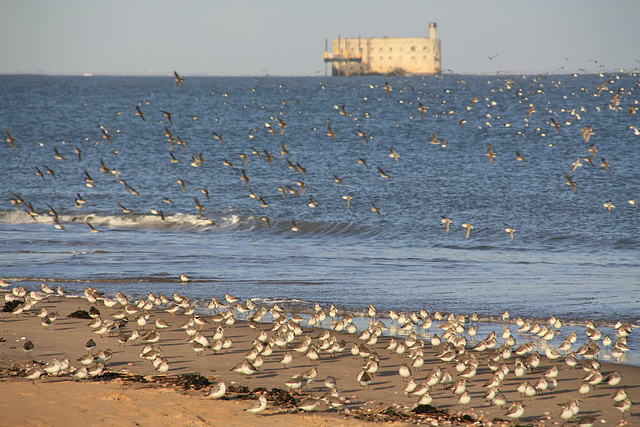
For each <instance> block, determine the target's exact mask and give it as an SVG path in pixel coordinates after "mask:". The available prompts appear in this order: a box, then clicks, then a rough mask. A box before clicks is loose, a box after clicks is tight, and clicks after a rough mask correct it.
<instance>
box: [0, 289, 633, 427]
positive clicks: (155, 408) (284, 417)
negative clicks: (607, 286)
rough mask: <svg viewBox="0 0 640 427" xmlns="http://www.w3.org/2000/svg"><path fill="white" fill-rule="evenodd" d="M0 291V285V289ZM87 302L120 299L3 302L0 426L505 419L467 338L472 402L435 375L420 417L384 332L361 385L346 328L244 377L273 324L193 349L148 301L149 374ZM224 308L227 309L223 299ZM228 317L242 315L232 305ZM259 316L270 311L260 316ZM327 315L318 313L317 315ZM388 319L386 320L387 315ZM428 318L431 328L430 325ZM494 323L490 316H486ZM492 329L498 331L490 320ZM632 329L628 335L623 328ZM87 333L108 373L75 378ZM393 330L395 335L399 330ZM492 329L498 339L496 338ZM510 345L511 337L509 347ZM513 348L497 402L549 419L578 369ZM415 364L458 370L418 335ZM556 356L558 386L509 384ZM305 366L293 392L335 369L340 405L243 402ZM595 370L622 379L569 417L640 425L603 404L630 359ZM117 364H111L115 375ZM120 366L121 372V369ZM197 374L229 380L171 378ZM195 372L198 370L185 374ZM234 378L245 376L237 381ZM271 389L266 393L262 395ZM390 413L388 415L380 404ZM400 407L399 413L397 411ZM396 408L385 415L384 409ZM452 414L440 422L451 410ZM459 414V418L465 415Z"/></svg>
mask: <svg viewBox="0 0 640 427" xmlns="http://www.w3.org/2000/svg"><path fill="white" fill-rule="evenodd" d="M0 295H2V294H0ZM91 306H95V307H96V308H97V309H98V310H99V311H100V312H101V317H102V318H103V319H112V317H111V316H112V315H113V314H114V313H115V312H116V311H118V310H120V309H121V308H122V307H120V306H119V305H118V306H116V307H113V308H107V307H105V306H104V305H103V304H102V303H101V302H100V301H98V302H96V303H93V304H90V303H89V302H88V301H87V300H86V299H85V298H70V297H67V298H62V297H59V296H51V297H49V298H48V299H46V300H43V301H41V302H40V303H38V304H37V305H36V306H34V307H33V308H32V309H31V310H29V311H27V312H24V313H22V314H19V315H16V314H12V313H7V312H4V313H2V316H1V317H0V339H1V341H2V342H0V374H1V375H0V381H1V383H2V385H1V386H0V398H1V402H2V406H3V410H2V411H1V414H0V425H38V426H40V425H52V426H57V425H60V426H63V425H64V426H67V425H131V424H133V425H145V426H146V425H173V426H182V425H226V426H236V425H258V424H259V425H277V426H293V425H295V426H306V425H313V426H316V425H331V426H335V425H345V426H350V425H363V424H370V423H371V421H369V420H378V422H379V421H386V422H387V424H389V423H391V425H395V424H397V425H400V424H402V425H404V424H406V423H417V422H421V423H424V424H427V425H451V424H458V423H463V422H462V421H460V422H459V421H455V417H458V418H459V419H462V418H460V417H462V416H463V415H464V414H468V415H469V416H470V417H471V418H473V419H474V420H477V422H476V424H482V425H491V424H493V425H500V424H504V423H509V421H504V422H501V421H499V420H508V418H507V417H505V412H506V409H504V408H500V407H496V406H491V405H490V404H489V402H488V401H486V400H485V399H484V398H483V396H484V395H485V393H486V391H487V388H486V387H484V386H483V384H485V382H486V381H487V380H489V379H490V378H491V377H492V376H493V371H492V370H491V369H490V368H489V367H488V363H487V362H488V354H489V353H488V352H486V351H485V352H475V351H471V350H470V349H468V350H467V352H466V353H468V354H470V353H473V354H475V356H476V357H477V358H478V361H479V366H478V369H477V374H476V375H475V377H473V378H470V379H469V380H468V381H467V390H468V391H469V392H470V396H471V402H470V403H469V404H468V405H467V408H466V409H465V410H463V407H462V405H461V404H460V403H458V397H457V396H456V395H454V394H453V392H452V391H451V389H449V388H444V387H443V386H442V385H437V386H434V387H432V388H431V391H430V393H431V395H432V397H433V402H432V405H433V406H435V407H436V408H438V409H441V410H446V411H447V414H448V415H447V416H446V417H444V418H442V417H441V418H440V419H437V418H435V417H430V416H418V415H415V414H414V413H412V412H410V410H411V409H412V408H414V407H415V406H416V402H417V401H418V397H416V396H407V395H406V394H405V393H403V388H404V387H405V385H406V382H403V379H402V378H401V377H400V375H399V374H398V370H399V367H400V365H401V364H402V363H408V364H411V363H412V360H411V359H410V358H409V357H408V356H407V354H405V355H404V357H400V356H398V355H396V354H390V352H389V351H388V350H385V347H386V345H387V344H388V342H389V339H390V338H388V337H384V336H383V337H380V339H379V340H378V342H377V343H375V344H373V345H369V346H368V347H369V348H370V349H371V350H372V351H375V352H376V353H377V354H378V355H379V364H380V368H379V371H378V373H377V375H376V376H374V378H373V381H372V382H371V384H370V385H369V386H367V387H364V388H363V387H362V386H361V385H360V384H359V383H358V382H357V381H356V375H357V374H358V372H359V371H360V368H361V366H362V365H363V364H364V363H365V360H364V359H363V358H362V357H360V356H358V357H354V356H352V355H351V352H350V348H351V344H352V343H356V342H357V343H358V344H362V341H360V340H359V339H358V338H357V334H356V335H352V334H348V333H338V332H335V331H330V332H331V333H332V334H333V335H335V336H336V337H337V339H338V340H345V342H346V344H347V345H346V346H345V349H344V352H343V353H342V354H341V355H338V356H335V357H334V356H331V355H328V354H321V356H320V359H319V360H318V361H317V363H313V362H311V361H310V360H309V359H308V358H307V357H306V356H304V355H302V354H299V353H297V352H295V351H293V350H292V348H293V347H294V346H295V345H297V344H298V343H299V342H300V341H301V337H296V339H295V341H293V342H292V343H291V344H289V346H288V348H285V349H281V348H279V347H277V346H274V351H273V354H272V355H270V356H269V357H268V358H267V359H266V360H265V363H264V365H262V367H261V368H260V371H259V372H258V373H256V374H254V375H251V376H250V377H248V378H247V377H245V376H244V375H242V374H239V373H236V372H233V371H231V369H232V368H233V367H234V366H235V365H236V364H238V363H239V362H241V361H242V360H243V358H244V355H245V354H246V353H247V352H248V351H250V350H251V348H252V342H253V340H255V339H256V337H257V336H258V334H259V332H260V331H262V330H264V331H266V332H267V333H268V335H270V336H273V335H274V332H272V331H271V328H272V327H273V323H261V324H260V328H259V329H251V328H250V327H249V325H248V322H246V321H240V320H238V321H236V322H235V324H233V325H231V326H226V327H225V331H224V336H225V337H230V338H231V339H232V341H233V345H232V346H231V348H230V349H229V351H228V352H224V351H221V352H219V353H217V354H216V353H214V351H213V350H211V349H206V350H205V351H204V353H203V354H202V355H200V356H197V355H196V353H195V351H194V350H193V348H192V345H191V344H190V343H188V342H187V339H188V336H187V334H186V333H185V330H184V329H181V328H180V325H182V324H183V323H184V322H185V321H186V320H187V318H188V316H186V315H185V314H177V315H175V316H172V315H171V314H169V313H167V312H165V311H164V310H162V309H157V308H154V309H152V310H150V318H149V323H148V325H146V326H145V327H144V329H145V331H148V330H151V329H154V328H155V326H154V325H153V323H154V322H155V319H156V317H159V318H161V319H163V320H165V321H166V322H168V323H169V324H170V325H171V327H170V328H168V329H166V330H162V331H161V332H160V340H159V341H158V342H157V343H156V346H158V347H160V349H161V353H160V354H161V356H162V357H163V358H164V359H165V360H166V361H167V362H168V364H169V370H168V371H167V372H166V373H164V374H160V373H159V372H157V371H155V369H154V367H153V365H152V362H151V361H149V360H145V359H142V358H141V357H140V353H141V350H142V348H143V346H144V344H143V343H142V342H141V340H140V339H138V341H137V343H136V344H135V345H131V344H127V345H126V346H123V345H120V344H119V342H118V338H117V336H107V335H104V336H101V335H98V334H96V333H94V332H93V331H92V329H91V328H90V327H89V326H88V324H89V322H90V320H85V319H76V318H71V317H67V316H69V314H70V313H72V312H74V311H76V310H78V309H81V310H89V308H90V307H91ZM42 308H46V309H47V310H48V311H49V312H52V311H55V312H57V313H58V317H57V319H56V320H55V321H54V322H53V324H52V325H51V326H50V327H49V328H48V329H46V330H45V329H44V328H43V327H42V326H41V318H39V317H37V316H36V314H37V313H38V312H39V311H40V309H42ZM234 311H235V310H234ZM136 317H137V314H136V315H133V316H130V321H129V324H128V325H127V326H126V328H125V329H124V330H125V331H127V332H131V331H132V330H134V329H140V327H139V326H138V325H137V323H136V322H135V320H134V319H135V318H136ZM203 317H204V318H205V319H207V320H209V321H210V322H211V323H209V324H207V325H205V326H204V327H203V329H202V330H201V333H203V334H204V335H205V336H206V337H208V338H209V339H211V337H212V335H213V332H214V329H215V324H214V323H213V322H212V321H211V316H210V315H209V314H208V312H207V313H206V314H204V315H203ZM235 317H236V319H238V318H239V317H241V316H240V315H238V314H237V312H236V316H235ZM265 319H268V320H271V316H270V315H267V316H266V317H265ZM328 323H329V322H328V320H326V321H325V325H327V324H328ZM386 323H387V324H388V323H389V319H386ZM435 324H436V322H434V326H433V327H432V330H433V329H434V328H435V327H436V326H435ZM497 326H498V327H501V326H500V325H497ZM303 329H304V335H303V336H306V335H310V336H311V337H312V338H314V340H313V341H314V342H317V341H318V340H317V337H318V336H319V335H320V334H321V333H323V332H325V331H326V330H325V329H318V328H313V329H310V328H303ZM496 332H500V331H496ZM516 338H517V340H518V344H517V345H519V344H521V343H524V342H526V341H529V340H530V339H532V338H531V337H522V336H518V337H516ZM631 338H633V337H631ZM89 339H93V340H94V341H95V342H96V344H97V345H96V349H95V350H94V353H96V352H98V351H100V350H106V349H108V348H110V349H111V350H112V353H113V356H112V358H111V359H110V360H109V361H108V362H107V363H106V372H107V373H108V374H107V375H102V376H98V377H96V378H90V379H83V380H77V379H75V377H74V376H73V374H72V372H73V370H74V368H78V367H80V366H82V365H81V363H80V362H79V361H78V359H79V358H80V357H81V356H83V355H85V354H87V351H86V350H85V343H86V342H87V341H88V340H89ZM27 340H30V341H32V342H33V343H34V345H35V348H34V349H33V351H32V352H31V353H30V355H27V354H26V353H25V352H24V351H23V345H24V343H25V342H26V341H27ZM398 340H403V338H402V339H398ZM499 340H501V339H500V338H499ZM517 345H516V346H517ZM287 350H288V351H291V352H292V353H293V355H294V358H293V361H292V363H291V364H290V365H289V366H288V367H287V368H284V367H283V365H282V364H281V363H280V362H279V361H280V360H281V358H282V355H283V354H284V352H285V351H287ZM65 357H68V358H69V359H70V361H71V368H70V369H69V372H68V373H64V374H60V375H47V376H44V375H43V376H42V377H41V378H39V379H37V380H35V381H31V380H28V379H26V378H23V377H22V376H23V375H24V372H25V370H26V369H27V368H28V367H30V366H33V365H35V364H36V363H39V364H46V363H49V362H52V361H53V360H54V359H57V360H59V361H60V360H63V359H64V358H65ZM515 358H516V356H515V354H514V355H513V356H512V357H511V359H510V360H509V361H508V362H507V365H508V366H509V368H510V369H511V372H509V373H508V374H507V376H506V379H505V380H504V382H503V383H502V385H501V386H500V392H501V393H503V394H504V395H505V396H506V398H507V401H508V402H514V401H521V402H523V403H524V406H525V413H524V415H523V416H522V418H520V420H519V422H518V423H519V424H525V425H526V424H532V425H554V424H560V423H562V422H563V421H562V419H561V418H560V412H561V410H562V408H561V406H559V405H560V404H562V403H564V402H567V401H570V400H572V399H576V398H579V397H580V396H579V393H578V388H579V386H580V384H581V383H582V378H583V377H584V376H585V375H586V374H587V372H586V371H585V370H584V369H583V368H582V366H581V365H582V363H583V362H586V361H583V360H580V364H579V365H578V369H569V367H568V366H567V365H566V364H565V362H564V361H563V359H558V360H557V361H555V362H552V361H550V360H548V359H547V358H546V357H545V356H542V360H541V363H540V366H539V367H538V368H536V369H535V371H534V372H531V371H527V373H526V374H525V375H524V376H523V377H521V378H516V377H515V376H514V374H513V367H514V360H515ZM424 360H425V364H424V366H422V368H421V369H420V370H416V369H413V372H412V378H414V379H415V380H416V381H417V382H420V381H422V380H423V379H424V378H425V377H426V376H427V374H428V373H429V372H430V371H431V370H432V369H434V368H435V367H436V366H439V367H440V368H441V369H442V370H447V371H449V372H451V373H452V374H453V378H454V380H455V379H457V371H456V368H455V363H454V362H448V363H445V362H443V361H442V360H440V359H438V358H436V350H435V349H434V348H433V347H432V345H431V343H430V342H429V341H428V340H427V341H426V342H425V345H424ZM553 365H556V366H557V367H558V369H559V374H558V377H557V381H558V385H557V388H556V389H555V390H553V391H551V392H549V391H546V392H544V394H539V395H537V396H534V397H532V398H530V397H525V398H522V397H521V396H520V394H519V393H518V391H517V390H516V387H517V386H518V384H520V383H521V382H522V381H525V380H526V381H529V382H531V383H532V384H535V383H536V382H537V381H538V379H540V377H541V376H542V374H543V373H544V372H545V371H547V370H548V369H549V368H551V367H552V366H553ZM313 367H316V368H317V370H318V375H317V377H316V378H315V380H314V381H312V382H311V383H310V384H309V385H308V388H307V390H305V391H304V392H303V393H293V397H294V398H295V399H296V402H298V403H299V402H300V401H301V400H304V399H305V398H306V397H308V396H316V397H319V396H322V395H323V394H325V393H326V392H327V391H328V389H327V388H326V387H325V385H324V379H325V378H326V377H327V376H329V375H331V376H334V377H335V378H336V379H337V389H338V391H339V393H340V398H341V399H343V400H344V403H345V405H344V407H343V408H342V409H341V410H340V411H336V410H331V409H330V408H329V407H328V406H327V405H326V404H325V403H324V402H321V403H320V404H319V405H318V407H317V409H316V411H314V412H310V413H301V412H300V410H296V409H295V407H294V406H293V405H291V404H284V405H277V404H276V402H274V401H273V399H272V398H271V397H270V400H269V405H268V407H267V409H266V410H265V411H263V412H262V413H261V415H254V414H251V413H247V412H245V411H244V409H245V408H247V407H249V406H250V405H251V404H252V402H253V401H254V400H255V399H256V396H255V394H254V393H252V392H253V391H254V390H255V389H256V388H259V387H264V388H265V389H266V390H272V389H275V388H278V389H284V390H286V389H287V387H286V385H285V381H287V380H289V379H290V378H291V377H293V376H295V375H300V374H302V373H303V372H305V371H307V370H309V369H310V368H313ZM600 371H601V372H602V374H603V375H604V377H606V376H607V375H608V374H609V373H611V372H613V371H619V372H620V373H621V374H622V381H621V383H620V384H619V385H618V386H617V387H615V388H614V387H611V386H610V385H608V384H606V383H604V382H603V383H601V384H600V385H598V386H597V387H596V388H595V389H592V390H591V391H590V393H589V394H588V395H587V396H586V397H584V398H581V401H580V412H579V413H578V414H577V415H576V416H574V417H572V419H571V420H570V421H571V423H573V425H577V421H578V420H579V419H581V418H582V417H584V416H586V415H591V416H593V417H594V419H595V424H594V425H610V426H611V425H619V424H627V423H628V424H629V425H634V424H640V422H639V421H640V419H639V417H638V415H639V413H638V410H637V409H636V407H635V406H632V407H631V409H630V410H629V411H627V412H626V413H625V414H624V418H623V417H622V414H621V412H620V411H619V410H618V409H617V408H616V407H614V401H613V400H612V395H613V393H614V392H615V391H616V389H617V388H622V387H623V388H624V389H625V390H626V392H627V393H628V397H629V399H630V400H631V401H632V402H635V403H637V402H639V401H640V400H639V396H640V368H639V367H636V366H629V365H622V364H607V363H602V365H601V367H600ZM115 373H118V374H120V375H115ZM124 373H126V374H130V375H129V376H126V375H123V374H124ZM194 373H197V374H199V375H201V376H202V377H205V378H206V379H207V380H208V381H210V382H211V383H213V382H216V381H220V380H222V381H224V382H225V383H226V384H227V385H228V386H237V387H238V388H236V389H235V390H236V392H229V393H227V396H226V397H225V399H224V400H212V399H206V398H205V393H206V392H207V391H208V390H209V388H210V386H205V387H203V388H198V387H199V386H198V385H197V384H195V385H192V386H191V387H188V386H187V387H186V388H185V386H184V385H180V384H179V383H180V382H179V381H177V380H178V379H180V378H182V379H184V377H181V376H184V375H187V374H194ZM195 378H196V379H199V377H195ZM241 386H244V387H245V388H244V389H243V388H242V387H241ZM270 396H273V395H270ZM385 414H388V415H391V416H390V417H389V416H387V415H385ZM402 414H407V415H410V416H411V418H404V417H403V415H402ZM394 415H395V416H394ZM452 418H453V419H454V421H448V420H451V419H452ZM467 419H468V418H467Z"/></svg>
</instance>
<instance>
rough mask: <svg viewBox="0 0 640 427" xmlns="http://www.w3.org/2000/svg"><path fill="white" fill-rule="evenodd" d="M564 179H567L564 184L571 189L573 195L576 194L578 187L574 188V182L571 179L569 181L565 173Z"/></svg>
mask: <svg viewBox="0 0 640 427" xmlns="http://www.w3.org/2000/svg"><path fill="white" fill-rule="evenodd" d="M564 177H565V178H566V179H567V182H566V184H567V185H568V186H570V187H571V189H572V190H573V192H574V193H577V192H578V187H577V186H576V182H575V181H574V180H573V179H571V177H570V176H569V174H568V173H566V172H565V173H564Z"/></svg>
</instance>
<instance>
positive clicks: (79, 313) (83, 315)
mask: <svg viewBox="0 0 640 427" xmlns="http://www.w3.org/2000/svg"><path fill="white" fill-rule="evenodd" d="M67 317H73V318H74V319H92V317H91V316H90V315H89V313H88V312H87V310H76V311H74V312H73V313H71V314H70V315H68V316H67Z"/></svg>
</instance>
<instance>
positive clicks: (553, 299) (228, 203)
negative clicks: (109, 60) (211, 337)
mask: <svg viewBox="0 0 640 427" xmlns="http://www.w3.org/2000/svg"><path fill="white" fill-rule="evenodd" d="M183 77H184V82H182V87H181V88H178V85H177V83H176V81H175V80H174V78H173V76H167V77H110V76H91V77H80V76H40V75H4V76H0V95H1V97H0V98H1V99H2V102H1V103H0V131H1V132H2V133H3V139H2V143H1V144H0V176H1V178H0V277H2V278H4V279H6V280H8V281H10V282H11V283H12V284H13V285H14V286H18V285H22V286H25V287H27V288H28V289H34V290H36V289H39V288H40V284H41V283H42V282H47V283H49V284H50V285H62V286H63V288H65V289H66V290H68V291H69V292H71V293H77V294H80V293H81V292H82V290H84V289H85V288H86V287H87V286H93V287H95V288H97V289H99V290H101V291H103V292H105V293H106V294H115V292H116V291H123V292H125V293H127V294H129V295H132V296H139V297H144V296H146V294H148V292H150V291H151V292H154V293H155V294H161V293H164V294H166V295H169V296H170V295H172V294H173V292H176V291H177V292H180V293H181V294H183V295H187V296H189V297H191V298H192V299H193V300H195V301H200V302H201V304H202V305H203V306H206V304H207V303H208V301H209V300H210V298H211V297H213V296H215V297H216V298H218V299H222V298H223V295H224V293H230V294H232V295H234V296H237V297H241V298H256V299H258V301H259V302H261V303H265V304H273V303H276V302H277V303H279V304H284V305H287V306H288V307H291V309H293V310H296V311H298V312H301V313H305V312H312V311H313V307H314V305H315V304H316V303H320V304H321V305H322V306H323V307H328V306H329V304H335V306H336V307H338V308H339V310H340V313H341V314H345V313H348V312H350V313H355V314H365V313H366V312H367V311H368V308H369V305H370V304H373V305H374V306H375V307H376V308H377V310H378V312H379V313H382V314H384V313H388V311H389V310H391V309H393V310H395V311H401V312H411V311H419V310H421V309H423V308H424V309H426V310H427V311H428V312H429V313H433V312H435V311H436V310H439V311H440V312H443V313H450V312H453V313H456V314H468V315H470V314H471V313H473V312H477V313H478V314H479V315H480V317H481V320H482V321H483V325H488V326H486V327H487V328H491V327H493V328H494V329H501V328H502V326H501V325H498V324H497V323H498V322H500V321H501V320H500V319H501V316H502V314H503V313H504V312H505V310H509V312H510V315H511V319H512V320H513V319H515V318H516V317H522V318H523V319H527V320H532V321H536V322H540V323H541V324H543V323H545V322H547V320H548V319H549V318H550V317H551V316H555V317H557V318H559V319H561V321H562V322H563V325H564V326H563V328H562V330H561V333H560V334H559V339H560V340H561V339H562V338H563V335H566V333H568V332H569V331H571V330H572V328H573V329H574V330H577V331H578V332H579V333H580V334H581V339H582V340H583V341H584V340H586V336H585V332H584V331H585V329H584V326H585V325H586V323H587V321H589V320H591V321H593V322H595V324H596V325H597V326H598V327H599V328H601V329H602V331H603V335H605V334H609V335H611V337H612V338H614V340H615V331H614V330H613V329H612V328H613V326H614V325H615V323H616V322H618V321H622V322H630V323H631V324H632V325H634V326H638V325H640V208H639V207H638V205H634V204H632V203H630V201H634V200H640V170H639V166H638V165H639V164H640V135H639V132H638V131H637V130H636V129H639V128H640V111H638V112H636V111H635V109H636V108H637V107H638V106H640V104H639V101H640V97H639V96H638V94H636V93H635V92H636V90H637V88H638V85H639V82H640V80H639V77H638V75H636V74H629V73H622V72H621V73H606V74H586V75H495V76H493V75H492V76H478V75H454V74H447V75H440V76H424V77H402V76H387V77H385V76H366V77H300V78H293V77H258V78H254V77H192V76H183ZM164 112H167V113H170V114H166V113H164ZM169 116H170V119H169ZM7 132H8V133H7ZM9 134H10V135H11V137H9ZM334 137H335V138H334ZM587 139H588V141H587ZM12 142H13V144H14V145H15V149H13V148H12ZM269 159H271V163H270V162H269ZM365 164H366V165H365ZM575 165H577V166H575ZM574 168H575V170H574ZM383 176H384V177H383ZM569 180H570V181H571V182H573V183H575V190H576V191H574V190H573V189H572V187H571V185H568V181H569ZM178 181H181V182H182V184H181V183H178ZM183 186H184V187H183ZM345 197H347V198H348V197H350V198H351V199H349V200H347V199H345ZM347 201H349V202H350V206H349V205H348V203H347ZM607 202H611V204H612V205H613V206H615V207H611V208H610V210H611V212H609V211H608V209H607V208H606V207H605V204H606V203H607ZM376 210H377V211H376ZM444 217H446V218H448V219H450V220H452V221H453V223H452V224H451V228H450V231H449V232H448V233H447V232H446V230H445V224H444V223H443V222H442V219H443V218H444ZM56 221H57V222H56ZM463 224H471V225H472V226H473V229H470V235H469V238H467V237H466V228H464V227H463ZM56 226H57V227H56ZM91 227H93V228H94V230H95V231H97V232H94V230H92V229H91ZM294 228H295V229H296V230H298V231H294V230H293V229H294ZM508 228H511V229H515V230H516V231H515V232H514V233H513V239H512V238H511V237H510V235H509V233H507V232H505V229H508ZM181 274H187V275H188V276H190V277H191V281H189V282H188V283H187V284H182V283H181V281H180V275H181ZM491 325H493V326H491ZM639 333H640V332H635V333H632V334H631V336H630V340H629V344H628V345H629V346H630V347H631V348H632V351H630V352H628V353H627V354H626V355H625V363H632V364H640V357H639V354H640V346H638V344H637V343H636V342H637V339H636V338H635V336H634V335H637V334H639ZM528 339H529V338H527V337H520V338H519V339H518V340H519V341H520V340H528ZM523 342H524V341H523ZM554 342H555V343H557V342H559V341H558V340H556V341H554ZM601 357H602V358H604V359H609V360H611V357H610V356H607V354H606V350H603V354H602V355H601Z"/></svg>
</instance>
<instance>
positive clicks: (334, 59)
mask: <svg viewBox="0 0 640 427" xmlns="http://www.w3.org/2000/svg"><path fill="white" fill-rule="evenodd" d="M436 28H437V24H436V23H435V22H430V23H429V34H428V37H415V38H404V37H402V38H401V37H387V36H384V37H380V38H366V39H363V38H361V37H357V38H344V39H343V38H341V37H340V36H338V39H334V40H333V41H332V52H329V51H328V50H327V47H328V46H327V44H328V43H327V42H325V52H324V61H325V75H326V74H327V64H331V74H332V75H334V76H360V75H368V74H382V75H388V74H397V75H424V74H440V72H441V66H440V39H439V38H437V37H436Z"/></svg>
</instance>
